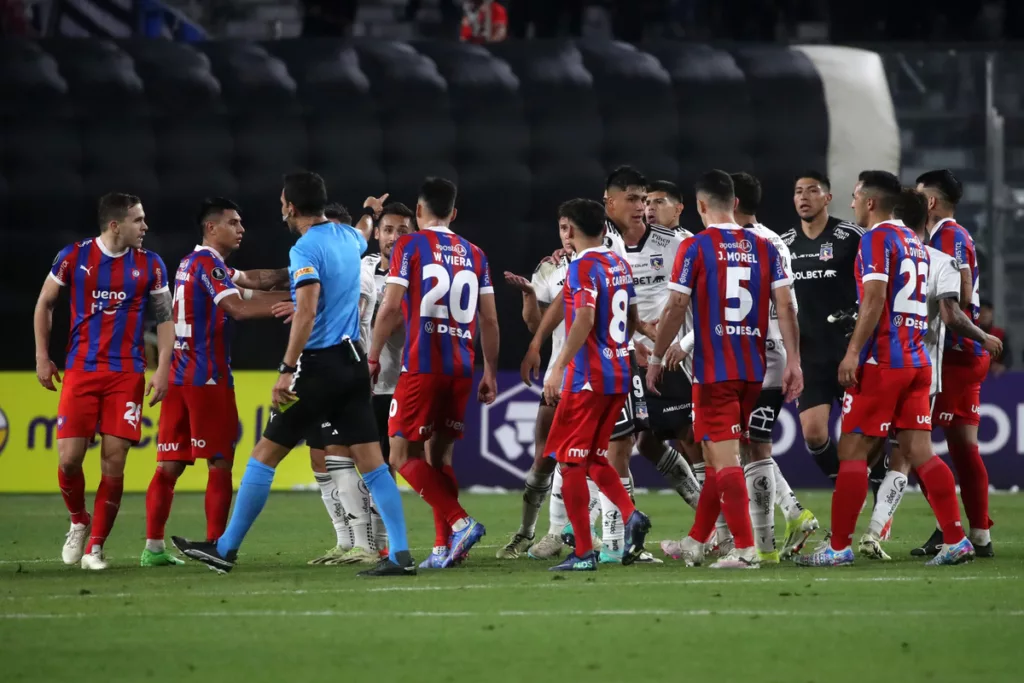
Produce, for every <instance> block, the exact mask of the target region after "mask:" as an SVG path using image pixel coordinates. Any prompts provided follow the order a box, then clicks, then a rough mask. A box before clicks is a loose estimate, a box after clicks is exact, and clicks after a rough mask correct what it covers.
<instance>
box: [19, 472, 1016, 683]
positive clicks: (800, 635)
mask: <svg viewBox="0 0 1024 683" xmlns="http://www.w3.org/2000/svg"><path fill="white" fill-rule="evenodd" d="M464 498H465V502H466V507H467V509H468V510H470V512H471V513H472V514H474V515H475V516H476V517H477V518H478V519H480V520H482V521H483V522H484V523H485V524H486V525H487V528H488V536H487V537H486V538H485V539H484V542H483V544H482V547H481V546H477V549H475V550H474V551H473V553H472V556H471V558H470V559H469V561H468V562H467V563H466V565H465V566H464V567H462V568H460V569H454V570H448V571H424V572H421V573H420V575H419V576H417V577H415V578H406V579H394V580H367V579H357V578H356V577H355V570H353V569H352V568H347V567H310V566H307V565H306V561H307V560H308V559H310V558H312V557H315V556H317V555H318V554H320V553H321V552H322V551H323V550H324V549H325V548H327V547H328V546H330V545H333V543H332V540H333V530H332V528H331V526H330V522H329V520H328V518H327V515H326V513H325V512H324V509H323V505H322V503H321V502H320V497H319V494H317V493H280V492H274V493H272V494H271V497H270V502H269V503H268V505H267V508H266V510H265V511H264V513H263V515H262V516H261V517H260V519H259V521H258V522H257V523H256V525H255V527H254V528H253V530H252V532H251V534H250V535H249V538H248V539H247V540H246V543H245V545H244V546H243V549H242V556H241V561H240V563H239V565H238V566H237V567H236V568H235V570H234V571H233V572H232V573H231V574H229V575H227V576H218V575H215V574H214V573H212V572H210V571H209V570H208V569H206V568H205V567H203V566H201V565H198V564H195V563H192V562H190V563H189V564H188V565H187V566H184V567H167V568H157V569H142V568H140V567H139V566H138V558H139V554H140V552H141V550H142V547H143V543H144V533H145V521H144V517H145V512H144V500H143V496H142V495H128V496H125V499H124V502H123V504H122V506H121V513H120V516H119V518H118V522H117V526H116V527H115V529H114V534H113V536H112V538H111V539H110V540H109V541H108V544H107V553H108V556H109V557H110V558H111V559H112V567H111V569H110V570H109V571H106V572H101V573H87V572H85V571H83V570H80V569H78V568H76V567H65V566H63V564H61V562H60V559H59V557H60V548H61V545H62V543H63V537H64V532H65V531H66V530H67V521H66V514H65V513H64V510H63V505H62V503H61V500H60V497H59V496H0V672H2V673H0V678H2V680H4V681H8V682H14V681H33V682H37V681H61V682H66V681H81V682H83V683H91V682H92V681H103V682H110V683H113V682H115V681H133V682H137V681H191V680H204V681H246V682H256V681H275V682H277V681H289V682H290V681H317V682H319V681H325V680H352V679H355V678H360V679H364V680H367V679H374V680H384V681H409V680H429V681H432V682H438V683H441V682H447V681H460V682H462V681H487V682H488V683H498V682H502V681H529V682H531V683H532V682H536V681H562V682H575V681H587V682H588V683H594V682H597V681H609V682H612V681H614V682H615V683H619V682H620V681H623V680H626V681H669V680H671V681H680V680H689V681H704V680H714V681H747V680H755V681H758V682H759V683H769V682H772V681H779V682H780V683H782V682H784V683H794V682H798V683H801V682H805V681H806V682H813V683H816V682H819V681H830V682H842V681H858V682H859V683H863V681H865V680H871V679H872V678H874V679H876V680H892V681H900V682H901V683H914V682H917V681H957V682H958V683H959V682H962V681H965V680H968V681H986V682H995V681H1020V680H1022V674H1021V662H1022V661H1024V660H1022V656H1021V647H1022V642H1024V497H1021V496H994V497H993V499H992V509H993V512H992V516H993V518H995V519H996V520H997V522H998V526H997V527H995V529H994V533H993V536H994V540H995V548H996V558H995V559H992V560H978V561H976V562H974V563H973V564H970V565H967V566H963V567H945V568H926V567H924V566H922V562H921V561H920V560H918V559H917V558H911V557H910V556H909V550H910V548H911V547H912V546H913V545H915V544H917V543H919V542H921V541H923V540H924V539H925V538H926V537H927V536H928V534H929V533H930V531H931V528H932V525H933V521H932V516H931V512H930V510H929V509H928V508H927V505H926V503H925V501H924V499H923V498H922V497H921V496H920V495H914V494H912V495H908V496H907V498H906V499H905V500H904V502H903V506H902V507H901V509H900V511H899V514H898V515H897V517H896V522H895V526H894V540H893V541H892V542H890V543H888V544H887V545H886V548H887V549H888V551H889V553H890V554H891V555H892V556H893V558H894V561H893V562H890V563H884V564H883V563H877V562H871V561H868V560H863V559H858V561H857V564H856V565H855V566H854V567H849V568H840V569H832V570H826V569H804V568H797V567H795V566H792V565H784V566H781V567H777V568H765V569H761V570H758V571H733V572H726V571H714V570H709V569H706V568H698V569H685V568H684V567H682V566H681V565H680V564H678V563H674V562H672V561H671V560H667V561H666V564H664V565H658V566H633V567H621V566H607V565H602V567H601V569H600V571H599V572H597V573H596V574H585V575H570V576H566V575H562V574H558V575H554V574H550V573H548V572H547V571H546V570H547V567H548V563H541V562H536V561H533V560H530V559H521V560H518V561H511V562H501V561H498V560H496V559H495V558H494V552H495V549H496V548H497V547H498V545H499V544H503V543H505V542H506V541H507V540H508V536H509V534H511V532H512V531H514V530H515V528H516V527H517V526H518V523H517V522H518V516H519V509H520V498H519V496H518V495H501V496H470V495H466V496H465V497H464ZM801 498H802V500H803V502H804V503H805V505H808V506H809V507H810V508H811V509H812V510H814V511H815V512H816V513H817V514H818V517H819V520H820V521H821V522H822V524H823V525H824V526H827V523H828V517H829V495H828V494H824V493H820V492H818V493H807V492H804V493H803V495H802V496H801ZM404 500H405V505H406V517H407V519H408V521H409V522H410V538H411V540H412V544H413V546H414V554H415V555H416V557H417V559H422V558H423V557H424V556H425V554H426V553H427V552H428V546H429V545H431V543H432V541H433V527H432V524H431V521H430V516H429V510H428V508H427V507H426V505H425V504H424V503H423V502H422V501H420V500H419V499H417V498H414V497H412V496H405V497H404ZM638 502H639V505H640V507H641V509H643V510H645V511H646V512H647V513H648V514H650V515H651V517H652V519H653V521H654V525H655V526H654V529H653V532H652V537H651V541H652V542H651V543H650V544H649V547H650V549H651V550H652V551H657V550H658V549H657V540H658V539H661V538H667V537H678V536H680V535H681V534H682V532H683V531H684V529H685V528H686V527H688V525H689V524H690V522H691V521H692V512H691V511H690V510H689V508H687V507H686V506H685V505H684V504H683V503H682V501H681V500H679V499H678V498H677V497H676V496H667V495H647V496H640V497H639V500H638ZM90 504H91V503H90ZM546 520H547V514H546V508H545V511H544V512H543V513H542V515H541V523H540V525H539V527H540V529H539V530H540V531H543V530H544V529H545V528H546V524H547V521H546ZM866 524H867V512H865V514H864V515H863V516H862V518H861V528H859V529H858V533H860V532H861V531H863V528H864V527H865V526H866ZM782 529H784V525H783V524H782V520H781V517H780V518H779V526H778V530H779V533H780V534H781V530H782ZM204 530H205V523H204V520H203V503H202V496H201V494H181V495H178V496H176V498H175V501H174V510H173V513H172V516H171V521H170V523H169V525H168V533H169V534H170V533H174V534H180V535H185V536H190V535H191V536H201V535H202V534H203V533H204ZM819 537H820V532H819V535H816V536H815V537H814V539H816V538H819ZM814 539H812V542H813V540H814ZM656 554H658V555H660V551H658V552H657V553H656Z"/></svg>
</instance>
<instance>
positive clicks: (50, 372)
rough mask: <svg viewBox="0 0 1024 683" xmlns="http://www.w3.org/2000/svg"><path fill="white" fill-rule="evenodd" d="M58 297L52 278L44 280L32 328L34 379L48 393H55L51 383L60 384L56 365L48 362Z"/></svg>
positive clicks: (58, 286) (58, 292) (56, 287)
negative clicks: (33, 338)
mask: <svg viewBox="0 0 1024 683" xmlns="http://www.w3.org/2000/svg"><path fill="white" fill-rule="evenodd" d="M59 295H60V285H58V284H57V282H56V281H55V280H54V279H53V278H52V277H48V278H46V281H45V282H43V288H42V289H41V290H40V292H39V299H38V300H37V301H36V310H35V315H34V316H33V319H32V328H33V331H34V333H35V339H36V378H37V379H38V380H39V383H40V384H42V385H43V387H45V388H46V389H49V390H50V391H57V387H55V386H54V385H53V381H54V380H57V381H58V382H60V372H58V371H57V365H56V364H55V363H54V362H53V361H52V360H50V330H51V329H52V328H53V307H54V306H55V305H56V304H57V297H58V296H59Z"/></svg>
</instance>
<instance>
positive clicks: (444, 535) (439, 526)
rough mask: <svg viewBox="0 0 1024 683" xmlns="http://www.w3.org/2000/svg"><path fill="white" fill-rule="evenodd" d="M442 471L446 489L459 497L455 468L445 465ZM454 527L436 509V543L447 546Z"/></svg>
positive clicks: (436, 544) (456, 498)
mask: <svg viewBox="0 0 1024 683" xmlns="http://www.w3.org/2000/svg"><path fill="white" fill-rule="evenodd" d="M438 471H439V472H440V473H441V478H442V479H443V481H444V485H445V490H447V491H448V493H450V494H451V495H453V496H455V500H458V499H459V482H458V481H457V480H456V479H455V469H454V468H453V467H452V466H451V465H444V466H443V467H441V469H440V470H438ZM451 535H452V527H451V525H450V524H449V523H448V520H447V519H445V518H444V515H442V514H441V513H440V512H439V511H438V510H436V509H435V510H434V545H435V546H447V545H448V539H449V538H451Z"/></svg>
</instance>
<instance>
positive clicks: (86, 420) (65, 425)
mask: <svg viewBox="0 0 1024 683" xmlns="http://www.w3.org/2000/svg"><path fill="white" fill-rule="evenodd" d="M145 390H146V376H145V375H144V374H142V373H141V372H109V371H102V372H85V371H84V370H68V371H67V372H65V373H64V385H63V388H62V389H61V391H60V404H59V405H58V407H57V438H58V439H74V438H86V439H91V438H93V437H94V436H96V432H97V431H98V432H99V433H100V434H109V435H110V436H116V437H120V438H122V439H127V440H128V441H134V442H136V443H137V442H138V441H139V439H140V438H141V437H142V399H143V394H144V392H145Z"/></svg>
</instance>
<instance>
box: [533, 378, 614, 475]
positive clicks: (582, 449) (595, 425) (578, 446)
mask: <svg viewBox="0 0 1024 683" xmlns="http://www.w3.org/2000/svg"><path fill="white" fill-rule="evenodd" d="M624 405H626V394H595V393H594V392H592V391H580V392H577V393H572V392H569V391H563V392H562V397H561V399H560V400H559V401H558V406H557V407H556V408H555V416H554V417H553V418H552V422H551V431H550V432H548V440H547V442H546V443H545V444H544V455H546V456H547V457H549V458H554V459H555V460H557V461H558V462H571V463H582V462H586V460H587V458H589V457H591V456H595V457H596V456H598V455H607V454H608V442H609V441H610V440H611V438H612V431H613V430H614V429H615V423H616V422H617V421H618V419H619V416H620V415H621V414H622V407H623V406H624Z"/></svg>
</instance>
